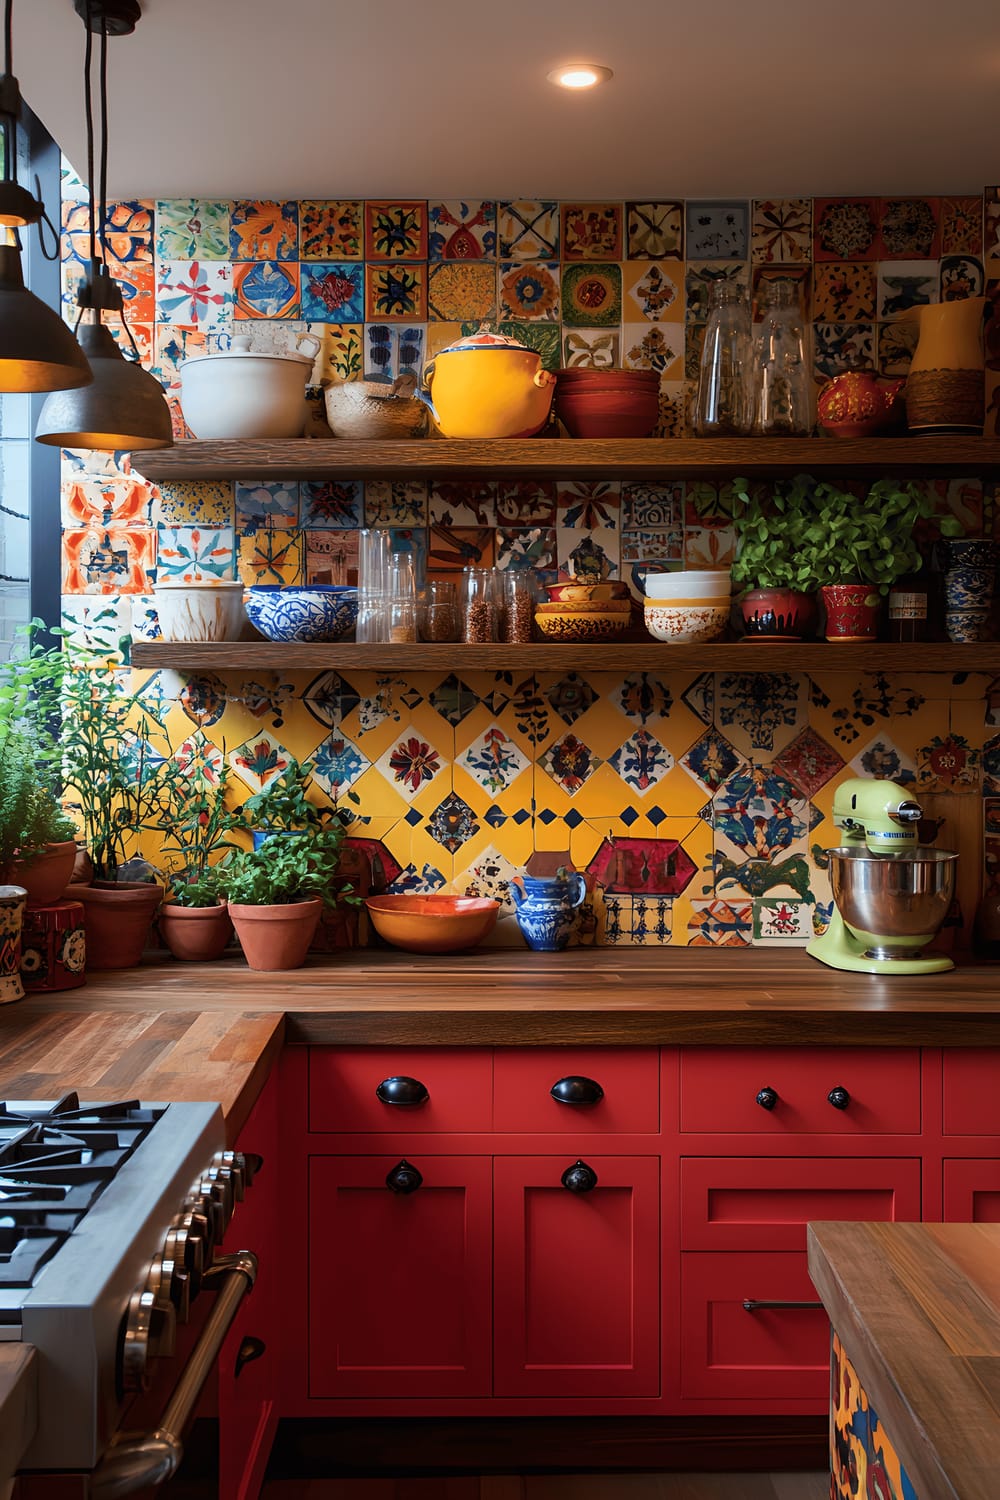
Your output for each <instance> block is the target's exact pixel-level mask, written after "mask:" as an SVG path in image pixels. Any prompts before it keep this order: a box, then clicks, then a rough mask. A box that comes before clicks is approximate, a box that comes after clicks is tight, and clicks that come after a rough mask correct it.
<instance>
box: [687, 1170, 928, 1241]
mask: <svg viewBox="0 0 1000 1500" xmlns="http://www.w3.org/2000/svg"><path fill="white" fill-rule="evenodd" d="M919 1218H920V1161H919V1158H916V1159H913V1160H911V1159H909V1158H902V1159H900V1158H892V1157H890V1158H876V1159H873V1160H868V1159H866V1158H860V1159H853V1158H837V1157H822V1158H810V1157H795V1158H790V1159H785V1158H781V1157H779V1158H773V1159H771V1158H766V1159H764V1160H760V1159H759V1158H757V1157H689V1158H688V1159H687V1160H685V1161H682V1162H681V1246H682V1248H683V1249H684V1250H802V1251H804V1250H805V1248H806V1224H807V1223H808V1221H809V1220H810V1219H842V1220H846V1219H851V1220H857V1219H877V1220H892V1219H911V1220H919Z"/></svg>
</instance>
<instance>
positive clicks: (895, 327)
mask: <svg viewBox="0 0 1000 1500" xmlns="http://www.w3.org/2000/svg"><path fill="white" fill-rule="evenodd" d="M876 331H877V334H878V369H879V374H880V375H905V374H906V373H907V371H908V370H909V368H910V364H911V363H912V360H913V351H914V350H915V349H916V347H917V339H918V338H919V337H920V329H919V328H918V327H917V325H916V323H879V325H878V328H877V330H876Z"/></svg>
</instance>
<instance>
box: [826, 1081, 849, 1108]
mask: <svg viewBox="0 0 1000 1500" xmlns="http://www.w3.org/2000/svg"><path fill="white" fill-rule="evenodd" d="M826 1101H827V1103H828V1104H832V1105H833V1107H834V1109H846V1108H847V1106H848V1105H849V1104H850V1102H851V1096H850V1094H849V1093H848V1092H847V1090H846V1089H845V1088H841V1086H840V1084H839V1083H838V1084H837V1087H836V1088H833V1089H831V1090H830V1092H829V1093H828V1094H827V1096H826Z"/></svg>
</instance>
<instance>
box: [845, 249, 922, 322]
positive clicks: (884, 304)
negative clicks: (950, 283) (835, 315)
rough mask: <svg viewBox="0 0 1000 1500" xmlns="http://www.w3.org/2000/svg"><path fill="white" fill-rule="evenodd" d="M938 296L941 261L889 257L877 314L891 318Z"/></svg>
mask: <svg viewBox="0 0 1000 1500" xmlns="http://www.w3.org/2000/svg"><path fill="white" fill-rule="evenodd" d="M817 269H818V268H817ZM937 299H938V266H937V262H934V263H933V264H931V263H929V262H928V261H925V260H900V261H891V260H887V261H883V262H882V263H881V265H880V266H879V268H878V302H877V305H876V306H877V311H876V317H877V318H879V320H882V319H884V318H891V317H893V316H894V315H895V314H896V313H901V312H905V311H906V310H907V308H910V307H921V306H925V305H926V304H927V303H929V302H936V301H937ZM831 321H837V320H831ZM860 321H864V320H860Z"/></svg>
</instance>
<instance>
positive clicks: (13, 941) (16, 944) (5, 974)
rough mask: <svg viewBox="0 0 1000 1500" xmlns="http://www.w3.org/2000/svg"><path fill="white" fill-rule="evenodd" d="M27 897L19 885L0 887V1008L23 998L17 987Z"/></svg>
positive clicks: (22, 990)
mask: <svg viewBox="0 0 1000 1500" xmlns="http://www.w3.org/2000/svg"><path fill="white" fill-rule="evenodd" d="M27 899H28V893H27V891H26V890H25V889H24V886H23V885H0V1005H7V1004H8V1003H9V1002H10V1001H11V1000H21V999H23V997H24V985H23V984H22V983H21V918H22V916H23V915H24V903H25V902H26V901H27Z"/></svg>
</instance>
